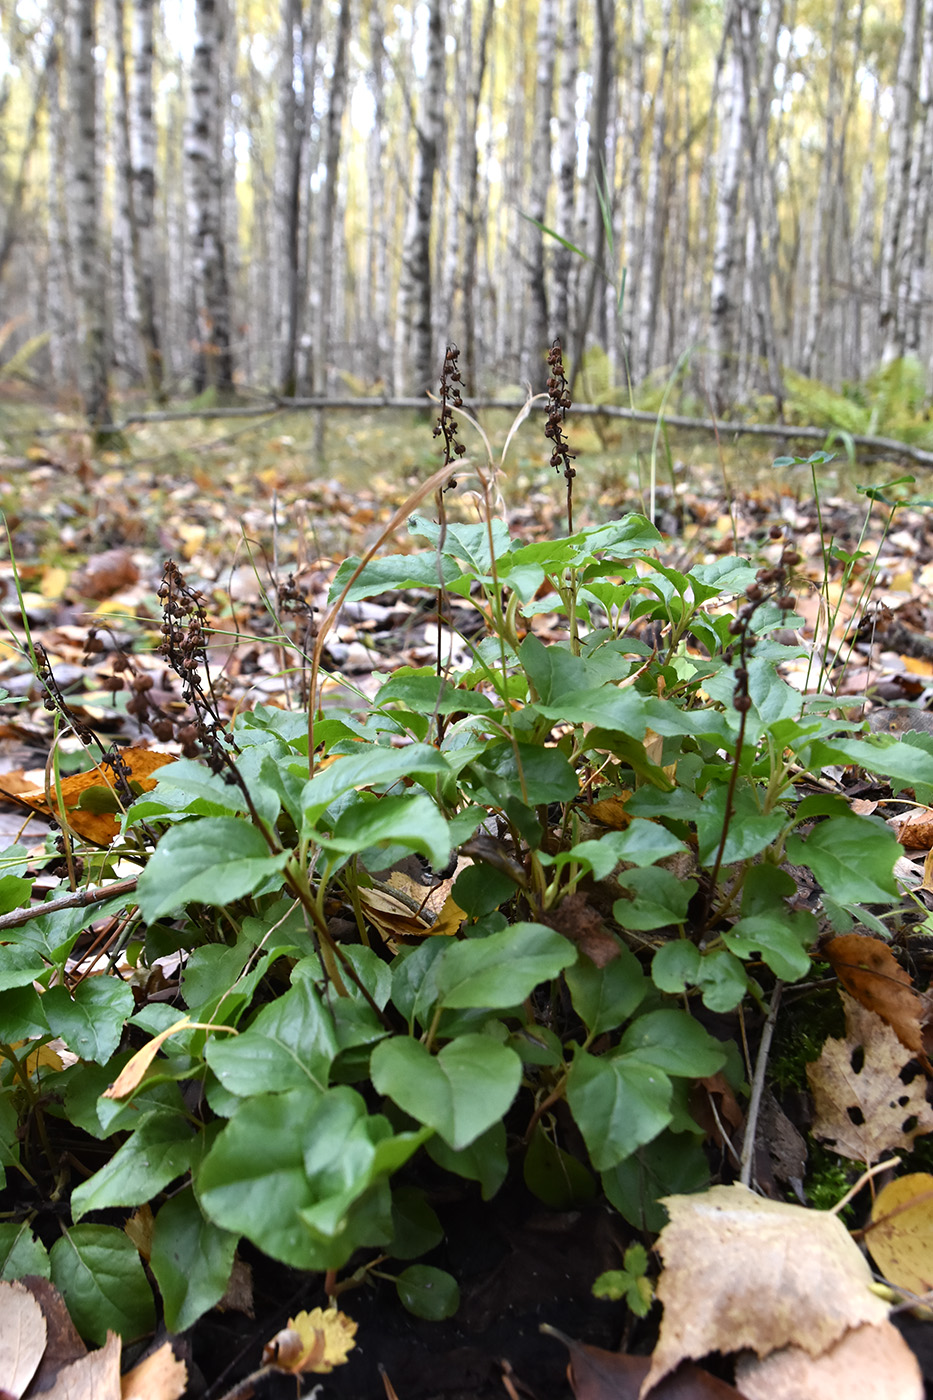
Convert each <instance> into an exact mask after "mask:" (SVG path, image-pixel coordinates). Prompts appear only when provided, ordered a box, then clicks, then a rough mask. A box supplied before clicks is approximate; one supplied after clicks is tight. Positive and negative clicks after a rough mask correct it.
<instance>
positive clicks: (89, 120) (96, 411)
mask: <svg viewBox="0 0 933 1400" xmlns="http://www.w3.org/2000/svg"><path fill="white" fill-rule="evenodd" d="M67 16H68V107H69V115H70V126H69V133H68V134H69V138H70V139H69V152H68V168H67V172H66V191H67V205H68V214H69V220H70V225H71V236H70V243H71V251H72V265H73V278H74V289H75V303H76V309H77V322H78V379H79V384H80V387H81V397H82V400H83V403H84V412H85V414H86V416H87V419H88V422H89V423H91V424H92V426H94V427H99V426H101V425H103V424H105V423H107V422H109V421H110V400H109V386H108V382H107V370H108V342H107V320H106V310H105V297H104V277H103V267H102V264H101V256H100V248H99V245H98V231H99V227H100V200H99V194H98V183H97V181H98V170H97V135H98V133H97V73H96V71H95V66H94V46H95V43H96V37H97V36H96V12H95V3H94V0H68V7H67Z"/></svg>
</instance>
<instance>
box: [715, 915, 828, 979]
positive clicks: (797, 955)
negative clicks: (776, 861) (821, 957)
mask: <svg viewBox="0 0 933 1400" xmlns="http://www.w3.org/2000/svg"><path fill="white" fill-rule="evenodd" d="M817 932H818V929H817V923H816V920H815V919H814V917H813V915H812V914H811V915H807V914H791V913H789V912H788V911H787V910H786V909H780V908H778V909H776V910H775V912H774V913H773V914H752V915H750V916H749V917H748V918H743V919H739V920H738V921H737V922H736V923H735V924H733V926H732V928H731V929H726V930H724V931H723V935H722V941H723V942H724V943H725V945H726V947H727V948H729V949H730V950H731V951H732V952H733V953H735V954H736V955H737V956H738V957H740V958H749V957H752V956H753V955H754V954H756V953H760V954H761V956H762V958H763V959H764V961H765V962H766V963H767V964H768V966H769V967H770V968H771V970H772V972H774V973H775V975H776V976H778V977H781V978H783V980H784V981H785V982H796V981H797V979H798V978H800V977H804V976H805V975H806V973H807V972H808V971H809V968H810V958H809V955H808V953H807V951H806V950H807V948H808V947H809V945H810V944H811V943H812V942H813V941H814V939H815V938H816V935H817Z"/></svg>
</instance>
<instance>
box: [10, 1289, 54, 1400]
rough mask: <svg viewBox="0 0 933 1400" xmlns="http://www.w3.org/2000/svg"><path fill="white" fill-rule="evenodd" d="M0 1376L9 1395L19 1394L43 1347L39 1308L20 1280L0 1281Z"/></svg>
mask: <svg viewBox="0 0 933 1400" xmlns="http://www.w3.org/2000/svg"><path fill="white" fill-rule="evenodd" d="M0 1317H2V1319H3V1323H2V1326H0V1376H2V1377H3V1382H2V1383H3V1386H4V1387H5V1389H6V1390H8V1391H9V1392H10V1394H11V1395H22V1394H23V1392H24V1391H25V1389H26V1387H27V1386H28V1385H29V1382H30V1381H31V1380H32V1378H33V1376H34V1375H35V1373H36V1368H37V1367H38V1365H39V1362H40V1361H41V1360H42V1354H43V1352H44V1351H45V1337H46V1326H45V1318H44V1317H43V1316H42V1309H41V1308H40V1307H39V1304H38V1303H37V1302H36V1300H35V1298H34V1297H33V1296H32V1294H31V1293H30V1292H29V1289H28V1288H24V1287H23V1285H22V1284H21V1283H0Z"/></svg>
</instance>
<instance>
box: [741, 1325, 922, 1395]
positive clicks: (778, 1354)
mask: <svg viewBox="0 0 933 1400" xmlns="http://www.w3.org/2000/svg"><path fill="white" fill-rule="evenodd" d="M735 1380H736V1385H737V1386H738V1388H739V1392H740V1394H742V1395H744V1396H745V1400H828V1397H830V1396H843V1395H844V1396H850V1397H852V1400H923V1394H924V1389H923V1377H922V1375H921V1373H920V1366H919V1364H918V1362H917V1358H916V1357H915V1356H914V1354H913V1352H912V1351H911V1349H910V1347H909V1346H908V1345H907V1343H906V1342H905V1341H904V1338H903V1337H902V1336H901V1334H900V1332H898V1330H897V1328H896V1327H895V1326H894V1324H893V1323H891V1322H880V1323H878V1324H877V1325H876V1326H874V1327H855V1328H853V1329H852V1331H851V1332H847V1333H846V1334H845V1336H844V1337H842V1338H841V1340H840V1341H838V1342H837V1343H836V1344H835V1345H834V1346H832V1347H830V1348H829V1350H828V1351H826V1352H824V1354H823V1355H822V1356H809V1355H808V1354H807V1352H805V1351H802V1350H801V1348H800V1347H795V1346H790V1347H784V1348H783V1349H782V1350H781V1351H775V1352H772V1353H771V1355H770V1356H766V1357H765V1358H764V1359H763V1360H759V1359H758V1357H742V1358H741V1359H740V1360H739V1362H738V1365H737V1366H736V1373H735Z"/></svg>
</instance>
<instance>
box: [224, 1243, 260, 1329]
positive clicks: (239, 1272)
mask: <svg viewBox="0 0 933 1400" xmlns="http://www.w3.org/2000/svg"><path fill="white" fill-rule="evenodd" d="M215 1307H216V1308H217V1311H218V1312H241V1313H245V1314H246V1316H247V1317H255V1316H256V1313H255V1309H254V1306H253V1270H252V1267H251V1266H250V1265H249V1264H247V1263H246V1261H245V1259H241V1258H240V1257H239V1255H234V1257H233V1268H232V1269H231V1270H230V1277H229V1279H228V1280H227V1288H226V1291H225V1293H224V1296H223V1297H222V1298H221V1299H220V1301H219V1302H218V1303H216V1304H215Z"/></svg>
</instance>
